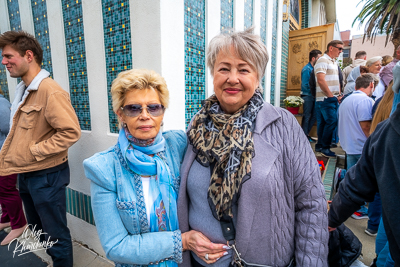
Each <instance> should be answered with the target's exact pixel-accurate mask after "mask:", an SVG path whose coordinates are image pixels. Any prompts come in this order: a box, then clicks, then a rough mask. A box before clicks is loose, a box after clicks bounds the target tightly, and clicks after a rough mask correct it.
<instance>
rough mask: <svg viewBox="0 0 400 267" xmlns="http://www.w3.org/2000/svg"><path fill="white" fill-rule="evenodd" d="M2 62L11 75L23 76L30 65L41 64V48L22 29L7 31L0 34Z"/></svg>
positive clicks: (33, 38) (36, 65)
mask: <svg viewBox="0 0 400 267" xmlns="http://www.w3.org/2000/svg"><path fill="white" fill-rule="evenodd" d="M0 49H1V50H2V56H3V60H2V62H1V63H2V64H3V65H5V66H6V68H7V70H8V71H9V72H10V76H11V77H14V78H16V77H23V76H24V75H25V74H26V73H27V72H28V70H29V68H30V67H31V66H35V67H38V66H40V65H41V64H42V60H43V50H42V47H41V46H40V44H39V42H38V41H37V40H36V39H35V37H33V36H32V35H31V34H29V33H27V32H24V31H8V32H5V33H3V34H1V35H0Z"/></svg>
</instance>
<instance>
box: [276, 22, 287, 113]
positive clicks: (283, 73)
mask: <svg viewBox="0 0 400 267" xmlns="http://www.w3.org/2000/svg"><path fill="white" fill-rule="evenodd" d="M289 27H290V22H289V20H288V21H286V22H283V23H282V56H281V91H280V97H279V99H280V103H279V106H281V107H284V103H283V99H285V98H286V90H287V73H288V64H289Z"/></svg>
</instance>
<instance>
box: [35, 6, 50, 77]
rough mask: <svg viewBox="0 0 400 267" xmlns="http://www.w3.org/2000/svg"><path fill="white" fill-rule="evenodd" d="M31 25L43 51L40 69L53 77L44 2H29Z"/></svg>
mask: <svg viewBox="0 0 400 267" xmlns="http://www.w3.org/2000/svg"><path fill="white" fill-rule="evenodd" d="M31 5H32V16H33V25H34V27H35V37H36V39H37V40H38V41H39V43H40V45H41V46H42V49H43V62H42V68H43V69H45V70H47V71H48V72H50V77H52V76H53V66H52V61H51V49H50V39H49V23H48V21H47V6H46V0H36V1H35V0H31Z"/></svg>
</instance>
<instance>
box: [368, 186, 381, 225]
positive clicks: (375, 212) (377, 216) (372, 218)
mask: <svg viewBox="0 0 400 267" xmlns="http://www.w3.org/2000/svg"><path fill="white" fill-rule="evenodd" d="M381 216H382V202H381V195H380V194H379V193H376V194H375V199H374V201H372V202H370V203H369V206H368V229H371V230H374V231H378V227H379V221H380V220H381Z"/></svg>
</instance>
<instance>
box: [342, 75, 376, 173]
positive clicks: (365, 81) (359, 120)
mask: <svg viewBox="0 0 400 267" xmlns="http://www.w3.org/2000/svg"><path fill="white" fill-rule="evenodd" d="M374 89H375V88H374V77H373V76H372V74H369V73H367V74H363V75H361V76H360V77H358V78H357V80H356V91H354V92H353V93H352V94H351V95H350V96H348V97H347V98H346V99H345V100H344V101H343V102H342V104H341V105H340V107H339V112H338V113H339V116H338V117H339V125H338V133H339V138H340V144H341V145H342V148H343V150H344V151H345V152H346V154H347V168H350V167H351V166H353V165H355V164H356V163H357V161H358V159H359V158H360V156H361V154H362V149H363V147H364V143H365V141H367V138H368V137H369V130H370V127H371V121H372V106H373V105H374V101H373V100H372V98H371V97H370V96H371V95H372V93H373V92H374Z"/></svg>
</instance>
